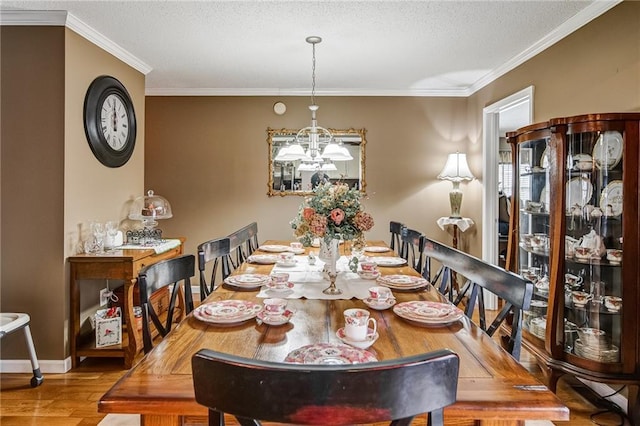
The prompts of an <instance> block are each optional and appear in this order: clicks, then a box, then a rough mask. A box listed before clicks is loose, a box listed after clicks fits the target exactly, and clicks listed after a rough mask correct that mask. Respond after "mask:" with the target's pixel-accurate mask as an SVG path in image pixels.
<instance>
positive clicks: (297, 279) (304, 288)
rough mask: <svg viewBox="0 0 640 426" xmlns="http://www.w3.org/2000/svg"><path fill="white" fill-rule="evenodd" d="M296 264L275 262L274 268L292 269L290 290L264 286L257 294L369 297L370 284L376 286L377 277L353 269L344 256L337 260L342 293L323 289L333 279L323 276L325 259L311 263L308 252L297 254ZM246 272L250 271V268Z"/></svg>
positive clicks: (339, 285) (338, 281)
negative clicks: (367, 276) (280, 290)
mask: <svg viewBox="0 0 640 426" xmlns="http://www.w3.org/2000/svg"><path fill="white" fill-rule="evenodd" d="M295 259H296V265H295V266H279V265H277V264H276V265H274V267H273V269H272V272H288V273H289V281H290V282H292V283H293V288H292V289H291V290H289V291H287V292H274V291H271V290H269V289H267V288H266V287H263V288H262V289H261V290H260V292H259V293H258V296H257V297H263V298H264V297H282V298H285V299H300V298H302V297H304V298H307V299H324V300H336V299H345V300H347V299H352V298H356V299H365V298H367V297H369V287H372V286H375V285H376V281H375V280H365V279H362V278H360V276H359V275H358V274H357V273H354V272H351V270H350V269H349V259H348V258H347V257H346V256H341V257H340V258H339V259H338V262H337V263H336V270H337V271H338V277H337V278H336V287H338V288H339V289H340V290H342V294H338V295H329V294H324V293H323V292H322V290H324V289H325V288H327V287H329V281H328V280H326V279H324V278H323V272H322V270H323V268H324V262H323V261H321V260H320V259H316V263H315V265H309V261H308V257H307V256H295ZM245 272H249V271H248V270H247V271H245Z"/></svg>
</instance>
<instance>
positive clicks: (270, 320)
mask: <svg viewBox="0 0 640 426" xmlns="http://www.w3.org/2000/svg"><path fill="white" fill-rule="evenodd" d="M292 316H293V312H292V311H290V310H288V309H287V310H286V311H284V313H282V314H280V315H269V314H267V313H266V312H265V311H262V312H259V313H258V315H257V316H256V318H257V319H256V321H258V323H260V322H263V323H265V324H267V325H283V324H286V323H288V322H289V320H290V319H291V317H292Z"/></svg>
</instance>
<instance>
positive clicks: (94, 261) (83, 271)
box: [68, 238, 184, 368]
mask: <svg viewBox="0 0 640 426" xmlns="http://www.w3.org/2000/svg"><path fill="white" fill-rule="evenodd" d="M180 240H181V244H180V245H179V246H177V247H174V248H171V249H169V250H167V251H164V252H162V253H156V251H155V250H154V249H153V248H144V249H124V250H112V251H108V252H105V253H102V254H79V255H77V256H70V257H69V259H68V260H69V264H70V271H69V288H70V296H69V298H70V300H69V305H70V306H69V307H70V321H69V340H70V345H71V366H72V367H73V368H75V367H77V366H78V364H79V363H80V357H112V358H124V366H125V368H131V366H132V365H133V362H134V359H135V357H136V355H137V354H138V352H140V350H141V349H142V336H141V334H140V333H139V332H138V330H137V328H136V327H135V326H133V320H134V313H133V300H134V296H133V295H134V288H136V287H137V280H136V278H137V276H138V272H140V270H141V269H142V268H144V267H145V266H148V265H151V264H153V263H156V262H159V261H161V260H166V259H171V258H174V257H177V256H180V255H182V252H183V246H184V239H183V238H181V239H180ZM82 280H123V281H124V300H123V307H124V309H123V311H124V312H123V314H124V322H123V326H122V344H121V345H112V346H106V347H102V348H97V347H96V342H95V333H93V332H92V333H84V334H83V333H81V329H80V287H81V285H82ZM162 303H163V300H162V299H161V300H158V301H157V304H158V305H161V304H162ZM167 304H168V302H167Z"/></svg>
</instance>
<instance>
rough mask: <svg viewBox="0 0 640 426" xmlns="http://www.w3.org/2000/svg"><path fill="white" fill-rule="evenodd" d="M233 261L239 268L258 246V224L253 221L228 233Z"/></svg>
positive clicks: (234, 265) (234, 266) (233, 264)
mask: <svg viewBox="0 0 640 426" xmlns="http://www.w3.org/2000/svg"><path fill="white" fill-rule="evenodd" d="M228 238H229V242H230V251H231V257H230V259H231V263H232V266H233V268H234V269H235V268H237V267H238V266H240V265H241V264H242V262H245V261H246V260H247V258H248V257H249V256H251V254H252V253H253V252H254V251H255V250H256V249H257V248H258V224H257V223H256V222H252V223H250V224H249V225H247V226H244V227H242V228H240V229H238V230H237V231H235V232H233V233H231V234H229V235H228Z"/></svg>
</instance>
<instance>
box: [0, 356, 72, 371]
mask: <svg viewBox="0 0 640 426" xmlns="http://www.w3.org/2000/svg"><path fill="white" fill-rule="evenodd" d="M38 365H39V366H40V372H42V373H51V374H61V373H66V372H67V371H69V370H71V357H68V358H66V359H61V360H41V359H39V360H38ZM0 373H33V367H32V366H31V361H30V360H28V359H3V360H0Z"/></svg>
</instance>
